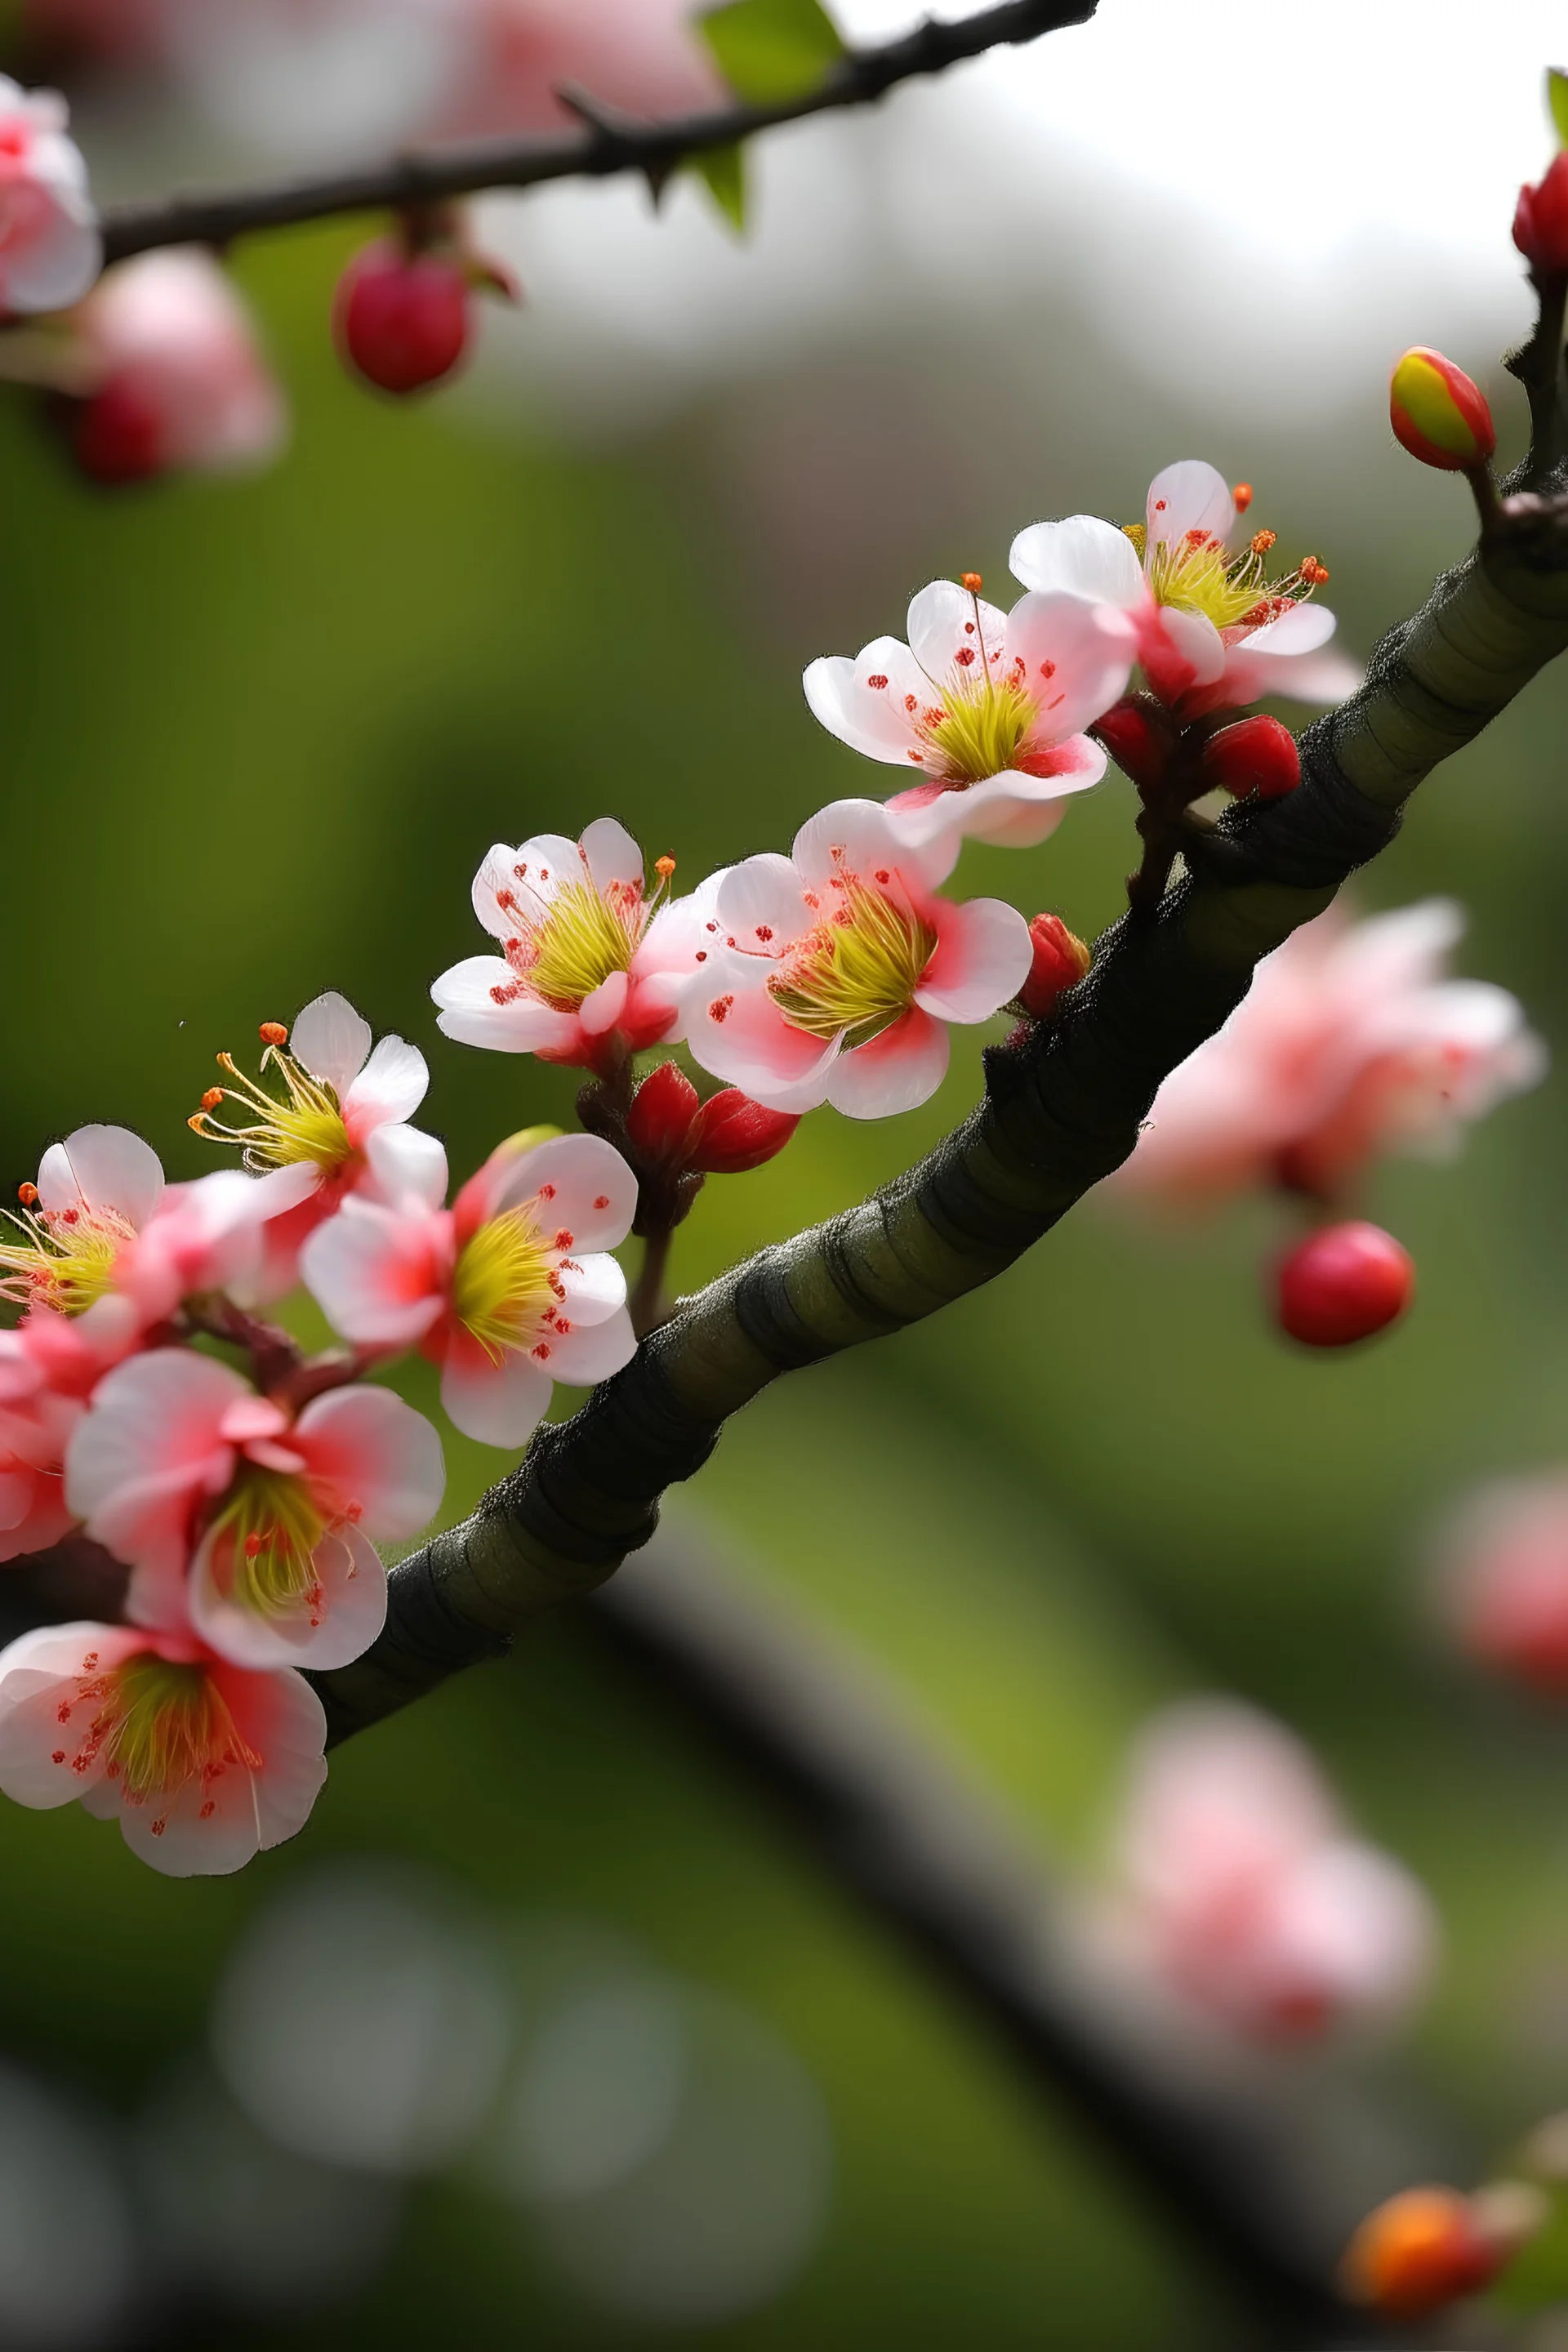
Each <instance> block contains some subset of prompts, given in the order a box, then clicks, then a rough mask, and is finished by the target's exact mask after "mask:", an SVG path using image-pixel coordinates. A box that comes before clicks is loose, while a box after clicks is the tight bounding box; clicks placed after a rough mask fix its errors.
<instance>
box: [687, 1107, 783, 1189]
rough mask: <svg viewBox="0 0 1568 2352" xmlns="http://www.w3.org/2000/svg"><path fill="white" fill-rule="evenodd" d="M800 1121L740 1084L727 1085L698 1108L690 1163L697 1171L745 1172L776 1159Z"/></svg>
mask: <svg viewBox="0 0 1568 2352" xmlns="http://www.w3.org/2000/svg"><path fill="white" fill-rule="evenodd" d="M799 1125H800V1121H799V1119H798V1118H794V1117H792V1116H791V1114H790V1113H789V1112H788V1111H783V1110H764V1109H763V1106H762V1104H761V1103H755V1102H753V1101H752V1098H751V1097H750V1096H749V1095H743V1094H742V1092H741V1090H740V1088H739V1087H725V1088H724V1090H723V1092H722V1094H717V1095H714V1096H712V1097H710V1100H709V1101H707V1102H705V1103H704V1104H703V1106H702V1108H701V1109H700V1111H699V1112H698V1114H697V1124H696V1126H695V1127H694V1128H693V1129H692V1130H691V1143H690V1147H689V1151H688V1154H687V1161H686V1164H687V1166H688V1167H689V1169H690V1170H691V1171H692V1172H693V1174H694V1175H700V1176H743V1175H744V1174H745V1172H746V1171H747V1170H748V1169H749V1168H761V1167H762V1166H763V1163H764V1161H766V1160H776V1159H777V1158H778V1155H779V1153H780V1152H781V1151H782V1150H784V1145H785V1144H786V1143H787V1142H788V1141H789V1139H790V1137H791V1136H792V1135H793V1134H794V1133H795V1129H796V1128H797V1127H798V1126H799Z"/></svg>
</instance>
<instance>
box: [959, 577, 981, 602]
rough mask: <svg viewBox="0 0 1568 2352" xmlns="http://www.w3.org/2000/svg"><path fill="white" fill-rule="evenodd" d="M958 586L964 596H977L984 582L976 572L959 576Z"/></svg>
mask: <svg viewBox="0 0 1568 2352" xmlns="http://www.w3.org/2000/svg"><path fill="white" fill-rule="evenodd" d="M958 584H959V586H960V587H961V588H962V589H963V592H964V593H965V594H966V595H969V596H978V595H979V593H980V591H981V590H982V589H983V588H984V585H985V582H984V579H983V578H982V576H981V574H980V573H979V572H963V573H962V574H961V576H960V579H959V583H958Z"/></svg>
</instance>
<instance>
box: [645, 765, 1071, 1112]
mask: <svg viewBox="0 0 1568 2352" xmlns="http://www.w3.org/2000/svg"><path fill="white" fill-rule="evenodd" d="M958 848H959V839H958V835H956V834H955V833H952V832H948V833H945V834H939V835H936V836H935V837H934V838H931V839H930V840H928V841H927V843H926V844H925V845H924V846H923V847H920V848H917V847H914V846H913V845H911V844H910V842H909V840H908V839H907V837H906V836H905V834H904V832H903V830H902V828H901V826H900V820H899V815H898V813H897V811H896V810H894V809H887V808H882V807H880V806H879V804H878V803H876V802H875V801H836V802H835V803H833V805H832V806H831V807H830V808H826V809H824V810H823V811H822V812H821V814H819V815H817V816H814V817H813V818H812V819H811V820H810V821H809V823H808V824H804V825H803V826H802V827H801V829H800V831H799V833H798V834H796V835H795V847H794V850H793V852H792V854H791V856H788V857H779V856H761V857H748V858H747V859H746V860H745V861H744V863H743V864H742V865H740V866H731V868H730V870H729V871H728V872H727V873H726V874H724V875H723V876H721V877H720V882H719V888H718V892H717V896H716V898H715V901H714V911H713V914H712V916H711V917H710V919H709V929H710V939H711V946H710V949H709V950H707V961H706V962H705V963H704V966H703V969H702V971H700V974H699V975H698V977H697V978H696V979H695V980H694V981H693V982H690V983H689V988H688V992H687V998H686V1003H685V1008H684V1013H683V1019H684V1026H685V1036H686V1040H687V1043H688V1044H689V1047H690V1050H691V1053H692V1055H693V1056H694V1057H695V1059H696V1060H697V1061H698V1062H699V1063H700V1065H701V1066H702V1067H703V1068H704V1069H705V1070H710V1071H711V1072H712V1074H713V1076H715V1077H718V1078H723V1079H725V1080H727V1081H728V1082H729V1083H730V1084H731V1085H733V1086H737V1087H742V1089H743V1090H744V1092H745V1093H746V1094H748V1095H750V1096H751V1097H752V1100H753V1101H754V1102H760V1103H762V1104H763V1105H764V1106H765V1107H766V1108H768V1109H770V1110H779V1111H790V1112H797V1113H798V1112H801V1111H805V1110H811V1109H813V1108H816V1105H817V1104H819V1103H824V1102H830V1103H832V1104H833V1105H834V1107H835V1108H837V1109H838V1110H841V1111H844V1112H846V1113H847V1115H848V1116H849V1117H850V1118H886V1117H887V1116H888V1114H889V1112H892V1111H900V1110H910V1109H912V1108H914V1107H915V1105H916V1104H918V1103H922V1102H925V1101H926V1100H927V1099H928V1098H929V1097H931V1095H933V1094H934V1093H935V1092H936V1089H937V1087H939V1086H940V1085H941V1084H942V1077H943V1076H944V1075H945V1073H946V1069H947V1063H948V1034H947V1031H948V1024H949V1023H950V1022H962V1023H977V1022H982V1021H988V1020H989V1019H990V1018H991V1016H992V1014H993V1013H995V1012H996V1011H997V1010H998V1009H999V1008H1000V1007H1001V1006H1002V1005H1004V1004H1005V1003H1007V1001H1008V1000H1009V998H1011V997H1014V996H1016V994H1017V992H1018V990H1019V989H1020V988H1021V987H1022V986H1023V984H1024V982H1025V980H1026V978H1027V976H1028V972H1029V969H1030V966H1031V964H1032V962H1033V960H1034V946H1033V942H1032V940H1030V937H1029V927H1028V925H1027V924H1026V922H1025V920H1024V918H1023V916H1022V915H1020V914H1018V913H1017V912H1016V909H1015V908H1012V907H1007V906H1004V905H1003V903H1002V901H1001V900H1000V899H997V898H971V899H969V900H968V901H966V902H965V903H964V904H963V905H954V904H953V903H952V901H951V900H949V899H945V898H937V897H935V896H934V895H933V894H934V889H935V886H936V885H937V884H938V883H939V882H941V881H942V880H943V879H945V877H946V876H947V875H948V874H949V873H951V871H952V866H953V864H954V862H955V860H956V858H957V855H958Z"/></svg>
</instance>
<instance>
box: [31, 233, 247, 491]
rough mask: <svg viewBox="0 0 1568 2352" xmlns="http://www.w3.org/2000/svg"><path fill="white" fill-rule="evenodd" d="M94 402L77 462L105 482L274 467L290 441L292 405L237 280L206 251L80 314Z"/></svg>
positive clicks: (131, 278)
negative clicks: (260, 342) (234, 282)
mask: <svg viewBox="0 0 1568 2352" xmlns="http://www.w3.org/2000/svg"><path fill="white" fill-rule="evenodd" d="M76 325H77V329H78V333H79V353H80V361H81V369H82V374H83V378H84V381H85V382H86V383H87V384H88V386H89V390H88V393H87V396H86V397H85V398H84V399H83V400H82V401H81V402H80V403H79V405H77V406H76V407H75V408H74V409H73V410H72V411H71V413H70V431H71V439H72V445H73V447H74V448H75V451H76V455H77V457H78V458H79V462H80V463H81V465H82V466H83V467H84V468H85V470H86V471H87V472H89V473H90V474H92V475H94V476H95V477H96V478H99V479H100V480H107V481H129V480H138V479H141V478H144V477H147V476H151V475H154V474H163V473H169V472H172V471H174V470H176V469H182V468H189V469H191V470H193V471H196V472H201V473H233V472H238V471H242V470H243V469H245V468H247V467H255V466H262V465H265V464H266V463H267V462H268V459H269V458H272V457H276V456H277V455H278V453H279V450H280V449H281V448H282V446H283V444H284V441H285V439H286V438H287V436H288V424H289V417H288V407H287V404H286V403H285V401H284V397H283V394H282V392H281V390H280V388H279V384H278V383H277V381H276V379H275V378H274V376H273V375H272V373H271V372H270V370H269V369H268V366H267V364H266V362H265V361H264V360H263V359H262V356H261V353H260V351H259V350H258V345H257V341H256V337H255V334H254V331H253V330H252V327H251V323H250V319H249V315H248V313H247V310H246V308H245V305H244V303H243V302H242V301H241V299H240V298H239V296H238V295H237V293H236V291H235V289H234V287H233V286H232V285H231V284H230V282H229V279H228V278H227V276H226V273H225V272H224V271H223V270H222V269H221V268H219V267H218V265H217V263H216V261H214V260H213V258H212V257H211V256H210V255H209V254H207V253H205V252H202V251H199V250H198V249H197V248H196V247H190V246H187V247H177V248H174V249H172V250H170V251H167V252H160V253H144V254H141V255H139V256H138V257H136V259H135V260H133V261H127V262H124V263H122V264H121V267H120V268H117V269H111V270H110V272H109V273H108V275H107V276H106V277H105V278H100V281H99V283H98V284H97V286H95V287H94V288H93V290H92V292H91V293H90V294H89V296H88V298H87V300H86V301H85V302H84V303H82V305H81V306H80V308H79V310H78V312H77V314H76Z"/></svg>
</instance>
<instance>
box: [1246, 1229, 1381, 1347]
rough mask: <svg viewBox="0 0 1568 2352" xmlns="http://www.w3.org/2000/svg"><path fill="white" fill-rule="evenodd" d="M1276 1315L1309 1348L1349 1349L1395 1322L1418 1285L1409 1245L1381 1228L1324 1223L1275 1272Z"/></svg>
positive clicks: (1291, 1252) (1281, 1324)
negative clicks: (1317, 1231) (1400, 1241)
mask: <svg viewBox="0 0 1568 2352" xmlns="http://www.w3.org/2000/svg"><path fill="white" fill-rule="evenodd" d="M1274 1286H1275V1314H1276V1317H1277V1319H1278V1321H1279V1328H1280V1329H1281V1330H1283V1331H1287V1332H1289V1336H1290V1338H1291V1339H1300V1341H1301V1343H1302V1345H1303V1346H1304V1347H1308V1348H1348V1347H1352V1346H1353V1344H1354V1343H1355V1341H1356V1340H1358V1339H1371V1338H1372V1336H1373V1332H1374V1331H1382V1330H1384V1329H1385V1328H1387V1326H1388V1325H1389V1324H1390V1323H1394V1322H1397V1320H1398V1319H1399V1318H1400V1316H1402V1315H1403V1314H1404V1312H1405V1308H1406V1307H1408V1306H1409V1304H1410V1301H1411V1297H1412V1296H1413V1294H1414V1292H1415V1265H1414V1264H1413V1263H1412V1261H1411V1257H1410V1254H1409V1252H1408V1251H1407V1250H1405V1249H1402V1248H1401V1247H1400V1245H1399V1244H1398V1243H1397V1242H1396V1241H1395V1240H1394V1236H1393V1234H1385V1233H1384V1231H1383V1229H1382V1227H1381V1226H1380V1225H1369V1224H1366V1223H1362V1222H1360V1221H1357V1222H1355V1223H1351V1224H1344V1225H1326V1226H1324V1228H1323V1229H1322V1231H1321V1233H1316V1234H1310V1235H1309V1236H1308V1238H1307V1239H1306V1240H1305V1241H1304V1242H1300V1243H1299V1244H1297V1246H1296V1247H1295V1248H1294V1249H1293V1250H1291V1251H1290V1252H1289V1254H1288V1255H1286V1256H1285V1257H1284V1258H1282V1259H1281V1260H1280V1262H1279V1265H1278V1266H1277V1268H1276V1269H1275V1275H1274Z"/></svg>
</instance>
